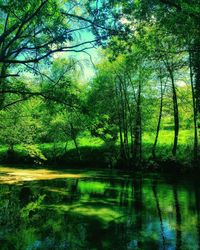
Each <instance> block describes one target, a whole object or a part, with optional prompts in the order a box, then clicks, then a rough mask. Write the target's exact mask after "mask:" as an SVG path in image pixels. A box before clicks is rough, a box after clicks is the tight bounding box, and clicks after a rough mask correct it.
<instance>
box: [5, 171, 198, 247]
mask: <svg viewBox="0 0 200 250" xmlns="http://www.w3.org/2000/svg"><path fill="white" fill-rule="evenodd" d="M199 247H200V184H198V181H195V180H192V179H191V178H188V180H187V179H186V178H181V177H179V176H175V175H174V174H173V175H159V174H144V175H142V174H127V173H123V172H119V171H106V170H101V171H100V170H99V171H92V170H84V171H83V170H78V169H76V170H48V169H25V168H19V167H18V168H14V167H8V166H7V167H0V249H1V250H14V249H17V250H35V249H45V250H46V249H56V250H57V249H69V250H79V249H84V250H87V249H88V250H95V249H102V250H107V249H110V250H115V249H116V250H117V249H119V250H121V249H124V250H125V249H147V250H151V249H152V250H156V249H166V250H167V249H169V250H173V249H176V250H179V249H199Z"/></svg>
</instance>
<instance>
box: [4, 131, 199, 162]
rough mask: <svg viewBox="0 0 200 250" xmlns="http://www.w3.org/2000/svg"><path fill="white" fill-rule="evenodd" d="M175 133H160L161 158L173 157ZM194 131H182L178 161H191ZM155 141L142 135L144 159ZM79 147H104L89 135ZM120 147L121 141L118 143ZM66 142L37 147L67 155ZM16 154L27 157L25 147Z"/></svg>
mask: <svg viewBox="0 0 200 250" xmlns="http://www.w3.org/2000/svg"><path fill="white" fill-rule="evenodd" d="M173 138H174V132H173V131H171V130H161V131H160V133H159V138H158V143H157V147H156V155H157V157H159V158H162V159H165V158H168V157H171V156H172V154H171V150H172V146H173ZM193 138H194V137H193V131H192V130H180V132H179V140H178V148H177V159H178V160H184V161H190V160H191V158H192V149H193V146H192V145H193ZM154 140H155V132H144V133H143V135H142V143H143V144H142V151H143V157H144V158H145V159H148V158H149V157H151V152H152V146H153V143H154ZM77 141H78V145H79V147H80V148H81V147H88V148H101V147H102V146H104V145H105V144H104V142H103V140H101V139H100V138H96V137H91V136H89V135H87V134H86V135H84V136H82V137H80V138H78V139H77ZM116 144H117V145H118V146H119V140H118V141H117V143H116ZM65 145H66V143H65V142H56V143H43V144H38V145H37V146H38V147H39V149H40V150H41V152H42V153H43V154H45V155H47V156H50V157H51V156H52V155H55V156H58V155H63V154H64V153H65ZM73 149H75V145H74V142H73V141H69V142H68V143H67V147H66V150H67V151H68V150H73ZM15 151H16V153H19V154H20V155H26V154H27V151H26V150H25V147H24V146H23V145H16V146H15ZM6 152H7V147H6V146H1V147H0V155H5V153H6Z"/></svg>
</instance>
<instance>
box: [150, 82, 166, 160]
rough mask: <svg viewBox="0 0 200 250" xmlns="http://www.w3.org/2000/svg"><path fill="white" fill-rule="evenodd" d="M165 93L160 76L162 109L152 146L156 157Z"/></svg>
mask: <svg viewBox="0 0 200 250" xmlns="http://www.w3.org/2000/svg"><path fill="white" fill-rule="evenodd" d="M163 95H164V91H163V82H162V78H161V77H160V110H159V116H158V124H157V129H156V137H155V141H154V144H153V148H152V156H153V158H154V159H155V158H156V153H155V152H156V145H157V142H158V136H159V132H160V124H161V119H162V110H163Z"/></svg>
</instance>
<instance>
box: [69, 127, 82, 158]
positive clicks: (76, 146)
mask: <svg viewBox="0 0 200 250" xmlns="http://www.w3.org/2000/svg"><path fill="white" fill-rule="evenodd" d="M70 128H71V135H72V140H73V142H74V145H75V148H76V153H77V156H78V158H79V160H81V153H80V150H79V147H78V143H77V140H76V135H75V133H74V126H73V124H72V123H70Z"/></svg>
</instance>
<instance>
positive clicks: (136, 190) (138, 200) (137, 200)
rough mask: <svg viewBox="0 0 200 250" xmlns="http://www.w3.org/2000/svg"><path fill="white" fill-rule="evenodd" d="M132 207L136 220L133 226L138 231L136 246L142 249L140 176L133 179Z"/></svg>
mask: <svg viewBox="0 0 200 250" xmlns="http://www.w3.org/2000/svg"><path fill="white" fill-rule="evenodd" d="M134 208H135V213H136V221H135V227H136V229H137V231H138V239H137V244H138V248H139V249H142V237H141V232H142V212H143V209H142V208H143V204H142V178H141V177H138V178H137V179H135V180H134Z"/></svg>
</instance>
